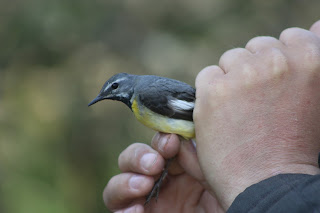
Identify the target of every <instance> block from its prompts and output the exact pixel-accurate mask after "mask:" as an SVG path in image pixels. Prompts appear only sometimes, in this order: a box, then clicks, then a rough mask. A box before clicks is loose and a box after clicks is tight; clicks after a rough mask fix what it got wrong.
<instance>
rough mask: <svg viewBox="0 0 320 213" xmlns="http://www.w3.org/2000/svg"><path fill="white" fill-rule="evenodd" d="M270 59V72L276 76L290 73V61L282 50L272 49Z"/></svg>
mask: <svg viewBox="0 0 320 213" xmlns="http://www.w3.org/2000/svg"><path fill="white" fill-rule="evenodd" d="M270 58H271V64H272V67H271V69H270V71H271V72H272V73H273V74H274V75H276V76H279V75H282V74H283V73H285V72H287V71H289V65H288V59H287V57H286V56H285V55H284V54H283V52H282V51H281V50H280V49H277V48H272V49H271V57H270Z"/></svg>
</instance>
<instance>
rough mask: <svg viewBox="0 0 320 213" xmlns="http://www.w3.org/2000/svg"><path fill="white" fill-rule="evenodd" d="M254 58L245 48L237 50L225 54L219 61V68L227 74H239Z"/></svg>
mask: <svg viewBox="0 0 320 213" xmlns="http://www.w3.org/2000/svg"><path fill="white" fill-rule="evenodd" d="M251 57H252V53H251V52H250V51H249V50H247V49H244V48H235V49H232V50H228V51H227V52H225V53H224V54H223V55H222V56H221V57H220V60H219V67H221V69H222V70H223V71H224V72H225V73H229V72H230V71H232V72H238V71H241V70H242V69H243V65H244V64H247V61H249V60H250V59H251Z"/></svg>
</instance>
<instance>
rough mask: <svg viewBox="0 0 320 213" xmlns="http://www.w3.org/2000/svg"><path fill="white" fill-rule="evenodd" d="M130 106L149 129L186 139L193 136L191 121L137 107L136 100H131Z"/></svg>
mask: <svg viewBox="0 0 320 213" xmlns="http://www.w3.org/2000/svg"><path fill="white" fill-rule="evenodd" d="M131 108H132V111H133V113H134V115H135V116H136V118H137V119H138V120H139V121H140V122H141V123H142V124H144V125H145V126H147V127H150V128H151V129H154V130H156V131H159V132H164V133H174V134H178V135H181V136H182V137H184V138H186V139H191V138H194V137H195V131H194V124H193V122H192V121H186V120H180V119H174V118H168V117H165V116H163V115H160V114H157V113H154V112H152V111H151V110H149V109H148V108H146V107H139V106H138V103H137V101H136V100H134V101H133V103H132V106H131Z"/></svg>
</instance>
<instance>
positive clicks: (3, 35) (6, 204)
mask: <svg viewBox="0 0 320 213" xmlns="http://www.w3.org/2000/svg"><path fill="white" fill-rule="evenodd" d="M319 11H320V1H319V0H313V1H311V0H256V1H246V0H238V1H236V0H233V1H231V0H200V1H194V0H185V1H182V0H177V1H169V0H164V1H148V0H126V1H120V0H118V1H107V0H105V1H104V0H91V1H88V0H67V1H65V0H52V1H48V0H47V1H46V0H2V1H1V2H0V44H1V45H0V212H1V213H29V212H30V213H31V212H32V213H38V212H39V213H40V212H46V213H56V212H59V213H73V212H74V213H88V212H93V213H95V212H108V210H107V209H106V208H105V206H104V204H103V201H102V191H103V188H104V186H105V185H106V183H107V181H108V180H109V179H110V178H111V177H112V176H113V175H116V174H117V173H119V169H118V167H117V159H118V155H119V153H120V152H121V150H123V149H124V148H125V147H127V146H128V145H129V144H130V143H132V142H144V143H149V142H150V140H151V138H152V136H153V134H154V132H153V131H152V130H149V129H147V128H145V127H144V126H142V124H140V123H138V121H136V120H135V119H134V117H133V115H132V114H131V112H130V110H129V109H128V108H127V107H126V106H125V105H124V104H121V103H118V102H112V101H110V102H107V101H105V102H101V103H99V104H97V105H94V106H92V107H90V108H88V107H87V104H88V103H89V102H90V101H91V100H92V99H93V98H94V97H95V96H96V95H97V94H98V92H99V90H100V88H101V86H102V85H103V83H104V82H105V80H107V79H108V78H109V77H110V76H111V75H113V74H115V73H118V72H129V73H133V74H156V75H161V76H166V77H171V78H176V79H179V80H183V81H186V82H188V83H190V84H191V85H194V79H195V77H196V75H197V73H198V72H199V71H200V70H201V69H202V68H204V67H205V66H207V65H211V64H217V63H218V61H219V57H220V55H221V54H222V53H223V52H224V51H226V50H228V49H230V48H234V47H243V46H244V45H245V44H246V42H247V41H248V40H249V39H250V38H252V37H254V36H258V35H271V36H279V33H280V32H281V31H282V30H283V29H284V28H287V27H292V26H299V27H304V28H309V26H310V25H311V24H312V23H313V22H314V21H316V20H317V19H319V18H320V15H319V14H320V13H319Z"/></svg>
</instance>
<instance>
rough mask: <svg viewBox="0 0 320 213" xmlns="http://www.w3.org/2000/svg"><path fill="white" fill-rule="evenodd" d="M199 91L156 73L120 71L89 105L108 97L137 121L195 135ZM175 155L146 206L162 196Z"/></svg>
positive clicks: (165, 129)
mask: <svg viewBox="0 0 320 213" xmlns="http://www.w3.org/2000/svg"><path fill="white" fill-rule="evenodd" d="M195 92H196V90H195V89H194V88H193V87H192V86H190V85H189V84H187V83H184V82H182V81H178V80H175V79H171V78H166V77H160V76H156V75H134V74H129V73H118V74H115V75H113V76H112V77H111V78H109V79H108V80H107V81H106V82H105V83H104V85H103V86H102V89H101V90H100V92H99V94H98V95H97V97H96V98H94V99H93V100H92V101H91V102H90V103H89V104H88V106H91V105H93V104H95V103H97V102H99V101H102V100H105V99H109V100H115V101H120V102H123V103H124V104H126V105H127V106H128V107H129V108H130V110H131V111H132V112H133V114H134V115H135V117H136V118H137V120H138V121H140V122H141V123H142V124H144V125H145V126H147V127H149V128H151V129H153V130H155V131H159V132H163V133H173V134H177V135H179V136H181V137H183V138H184V139H187V140H189V139H193V138H195V129H194V123H193V109H194V106H195V99H196V97H195ZM173 159H174V158H171V159H168V160H167V161H166V164H165V167H164V169H163V172H162V173H161V176H160V178H159V179H158V180H157V181H156V182H155V184H154V186H153V188H152V190H151V192H150V193H149V194H148V195H147V198H146V202H145V205H146V204H147V203H149V202H150V200H151V199H152V198H153V197H155V199H156V201H157V199H158V196H159V192H160V188H161V184H162V181H163V180H164V179H165V177H166V176H167V174H168V168H169V166H170V163H171V162H172V160H173Z"/></svg>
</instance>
